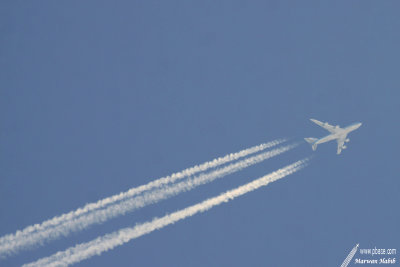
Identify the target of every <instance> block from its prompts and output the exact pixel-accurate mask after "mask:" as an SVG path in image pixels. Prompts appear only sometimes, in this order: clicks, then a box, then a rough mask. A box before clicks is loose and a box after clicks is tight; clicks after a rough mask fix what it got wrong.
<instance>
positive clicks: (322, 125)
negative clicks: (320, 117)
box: [310, 119, 340, 133]
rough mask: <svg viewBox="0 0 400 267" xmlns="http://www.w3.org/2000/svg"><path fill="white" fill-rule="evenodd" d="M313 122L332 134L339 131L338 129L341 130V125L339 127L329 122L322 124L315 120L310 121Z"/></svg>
mask: <svg viewBox="0 0 400 267" xmlns="http://www.w3.org/2000/svg"><path fill="white" fill-rule="evenodd" d="M310 120H311V121H312V122H314V123H315V124H317V125H319V126H321V127H322V128H324V129H325V130H328V131H329V132H331V133H335V132H336V131H337V129H340V127H339V125H337V126H332V125H330V124H329V123H327V122H321V121H317V120H315V119H310Z"/></svg>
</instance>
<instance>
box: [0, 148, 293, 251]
mask: <svg viewBox="0 0 400 267" xmlns="http://www.w3.org/2000/svg"><path fill="white" fill-rule="evenodd" d="M296 146H297V144H291V145H287V146H283V147H280V148H277V149H274V150H271V151H267V152H264V153H261V154H259V155H256V156H252V157H249V158H247V159H243V160H241V161H239V162H236V163H232V164H230V165H227V166H225V167H221V168H219V169H216V170H214V171H212V172H210V173H202V174H199V175H198V176H196V177H193V178H189V179H187V180H184V181H181V182H179V183H176V184H172V185H169V186H164V187H161V188H159V189H155V190H153V191H146V192H144V193H143V194H142V195H139V196H136V197H132V198H130V199H127V200H125V201H122V202H119V203H117V204H114V205H109V206H107V207H105V208H104V209H98V210H95V211H92V212H90V213H88V214H86V215H84V216H80V217H78V218H76V219H74V220H69V221H66V222H65V223H62V224H59V225H57V226H55V227H52V228H49V229H47V230H44V231H40V232H37V233H32V234H31V235H29V236H26V237H25V238H24V239H20V240H18V242H14V243H9V244H7V246H4V250H7V251H15V250H18V249H20V248H21V247H26V246H32V245H34V244H37V243H40V242H44V241H46V240H47V241H48V240H53V239H56V238H58V237H61V236H68V235H69V234H70V233H71V232H75V231H79V230H83V229H85V228H88V227H89V226H91V225H93V224H100V223H103V222H105V221H107V220H110V219H112V218H115V217H117V216H120V215H123V214H126V213H127V212H130V211H133V210H136V209H139V208H142V207H144V206H147V205H149V204H153V203H156V202H159V201H160V200H163V199H166V198H168V197H171V196H175V195H177V194H179V193H182V192H184V191H188V190H191V189H193V188H195V187H197V186H199V185H202V184H205V183H208V182H211V181H213V180H215V179H218V178H222V177H224V176H226V175H228V174H231V173H234V172H237V171H240V170H242V169H244V168H246V167H249V166H251V165H254V164H257V163H260V162H262V161H264V160H266V159H268V158H271V157H274V156H277V155H279V154H281V153H284V152H286V151H288V150H290V149H292V148H294V147H296Z"/></svg>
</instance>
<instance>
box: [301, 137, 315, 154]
mask: <svg viewBox="0 0 400 267" xmlns="http://www.w3.org/2000/svg"><path fill="white" fill-rule="evenodd" d="M304 140H306V141H307V143H309V144H310V145H311V147H312V150H314V151H315V150H316V149H317V144H316V142H317V141H318V138H313V137H309V138H304Z"/></svg>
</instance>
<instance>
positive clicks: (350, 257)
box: [340, 244, 359, 267]
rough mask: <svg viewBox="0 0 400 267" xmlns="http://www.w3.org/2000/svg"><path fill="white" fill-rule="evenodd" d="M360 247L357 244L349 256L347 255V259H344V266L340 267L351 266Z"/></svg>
mask: <svg viewBox="0 0 400 267" xmlns="http://www.w3.org/2000/svg"><path fill="white" fill-rule="evenodd" d="M358 245H359V244H357V245H356V246H355V247H354V248H353V249H352V250H351V251H350V253H349V255H347V257H346V259H344V261H343V263H342V265H340V267H347V265H349V263H350V261H351V260H352V259H353V257H354V255H355V254H356V252H357V249H358Z"/></svg>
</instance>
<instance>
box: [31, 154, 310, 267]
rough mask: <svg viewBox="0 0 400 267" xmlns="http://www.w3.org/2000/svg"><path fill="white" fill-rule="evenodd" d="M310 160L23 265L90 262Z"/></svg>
mask: <svg viewBox="0 0 400 267" xmlns="http://www.w3.org/2000/svg"><path fill="white" fill-rule="evenodd" d="M307 160H308V159H305V160H299V161H297V162H295V163H293V164H291V165H288V166H286V167H284V168H281V169H279V170H277V171H275V172H272V173H270V174H268V175H265V176H263V177H261V178H259V179H257V180H254V181H252V182H250V183H247V184H245V185H242V186H240V187H237V188H236V189H233V190H229V191H227V192H225V193H223V194H221V195H219V196H217V197H213V198H209V199H207V200H205V201H203V202H201V203H199V204H196V205H193V206H190V207H188V208H185V209H182V210H179V211H176V212H173V213H171V214H168V215H165V216H164V217H161V218H155V219H153V220H152V221H150V222H146V223H143V224H138V225H136V226H135V227H130V228H123V229H121V230H119V231H116V232H113V233H110V234H107V235H104V236H101V237H98V238H96V239H94V240H92V241H90V242H87V243H82V244H78V245H76V246H74V247H71V248H68V249H67V250H65V251H60V252H57V253H56V254H53V255H52V256H49V257H47V258H42V259H39V260H38V261H36V262H33V263H29V264H26V265H24V266H25V267H28V266H29V267H33V266H68V265H71V264H74V263H78V262H80V261H82V260H85V259H88V258H90V257H92V256H95V255H100V254H101V253H103V252H106V251H108V250H111V249H114V248H115V247H117V246H121V245H123V244H124V243H127V242H129V241H130V240H132V239H135V238H138V237H140V236H143V235H146V234H149V233H151V232H153V231H155V230H157V229H161V228H163V227H165V226H167V225H170V224H173V223H175V222H178V221H180V220H183V219H185V218H188V217H191V216H193V215H195V214H197V213H200V212H205V211H207V210H209V209H211V208H212V207H214V206H217V205H220V204H222V203H224V202H228V201H230V200H233V199H235V198H237V197H239V196H241V195H244V194H246V193H248V192H251V191H254V190H256V189H258V188H260V187H262V186H266V185H267V184H269V183H271V182H274V181H276V180H278V179H281V178H283V177H285V176H287V175H289V174H292V173H294V172H296V171H298V170H300V169H301V168H303V167H304V166H305V165H306V162H307Z"/></svg>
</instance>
